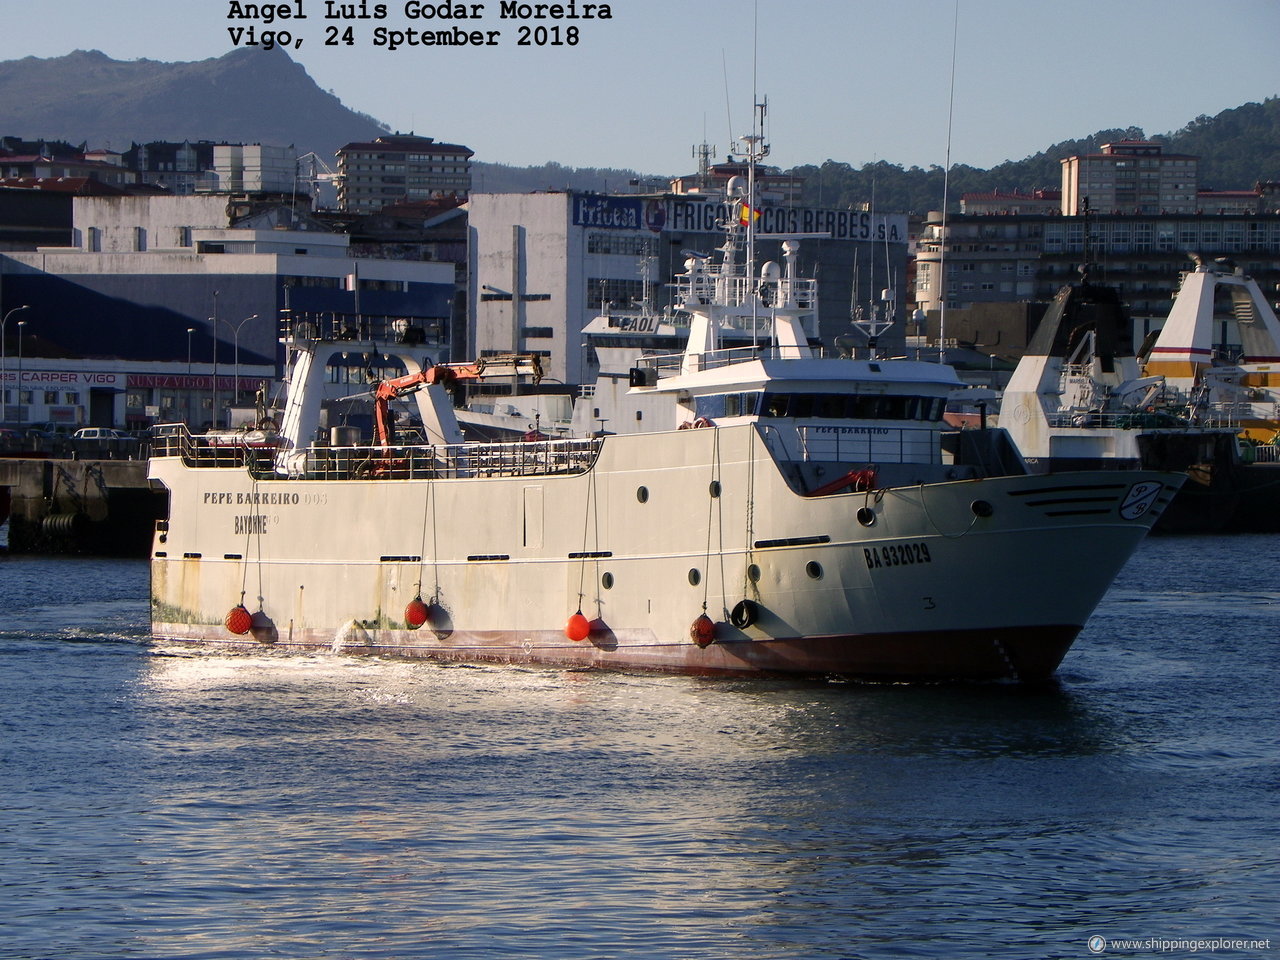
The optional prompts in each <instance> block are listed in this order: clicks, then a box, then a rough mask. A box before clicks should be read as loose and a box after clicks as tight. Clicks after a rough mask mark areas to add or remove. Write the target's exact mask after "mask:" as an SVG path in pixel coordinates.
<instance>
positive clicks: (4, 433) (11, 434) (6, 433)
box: [0, 427, 22, 440]
mask: <svg viewBox="0 0 1280 960" xmlns="http://www.w3.org/2000/svg"><path fill="white" fill-rule="evenodd" d="M21 439H22V434H21V433H19V432H18V431H17V430H10V429H9V428H8V427H0V440H21Z"/></svg>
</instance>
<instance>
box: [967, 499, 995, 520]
mask: <svg viewBox="0 0 1280 960" xmlns="http://www.w3.org/2000/svg"><path fill="white" fill-rule="evenodd" d="M969 509H970V510H972V511H973V515H974V516H975V517H989V516H991V514H992V513H993V512H994V508H993V507H992V506H991V504H989V503H988V502H987V501H986V500H975V501H973V503H971V504H969Z"/></svg>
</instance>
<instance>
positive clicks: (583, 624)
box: [564, 610, 591, 643]
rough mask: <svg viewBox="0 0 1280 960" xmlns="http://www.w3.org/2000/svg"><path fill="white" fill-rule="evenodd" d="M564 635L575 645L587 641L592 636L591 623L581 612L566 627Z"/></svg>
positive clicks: (571, 618) (570, 619)
mask: <svg viewBox="0 0 1280 960" xmlns="http://www.w3.org/2000/svg"><path fill="white" fill-rule="evenodd" d="M564 635H565V636H566V637H568V638H569V639H570V640H572V641H573V642H574V643H577V642H579V641H580V640H585V639H587V637H589V636H590V635H591V621H590V620H588V619H587V618H586V617H584V616H583V615H582V611H581V610H579V611H578V612H577V613H575V614H574V615H573V616H571V617H570V618H569V620H568V622H567V623H566V624H565V625H564Z"/></svg>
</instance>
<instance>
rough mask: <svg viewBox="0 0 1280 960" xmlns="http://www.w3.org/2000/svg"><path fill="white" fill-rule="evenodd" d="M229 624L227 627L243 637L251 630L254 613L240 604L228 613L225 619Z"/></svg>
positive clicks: (224, 621)
mask: <svg viewBox="0 0 1280 960" xmlns="http://www.w3.org/2000/svg"><path fill="white" fill-rule="evenodd" d="M223 623H225V624H226V625H227V629H228V630H230V631H231V632H232V633H234V634H235V635H236V636H237V637H243V636H244V635H245V634H246V633H248V632H249V628H250V627H252V626H253V614H251V613H250V612H249V610H248V608H247V607H246V606H245V605H244V604H243V603H241V604H239V605H237V606H234V607H232V608H231V610H230V611H229V612H228V613H227V617H226V619H225V620H223Z"/></svg>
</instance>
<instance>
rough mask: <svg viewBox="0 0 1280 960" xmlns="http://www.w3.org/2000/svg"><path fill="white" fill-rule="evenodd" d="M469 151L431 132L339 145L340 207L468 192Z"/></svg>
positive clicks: (358, 209)
mask: <svg viewBox="0 0 1280 960" xmlns="http://www.w3.org/2000/svg"><path fill="white" fill-rule="evenodd" d="M472 155H473V151H472V150H470V149H469V148H467V147H464V146H460V145H459V144H456V143H437V142H436V141H435V140H434V139H433V138H431V137H416V136H412V135H402V134H395V135H388V136H385V137H378V138H377V139H376V140H373V141H372V142H364V143H348V144H347V145H346V146H344V147H342V148H341V149H340V150H338V208H339V209H340V210H344V211H346V212H348V213H374V212H376V211H378V210H381V209H382V208H383V207H385V206H388V205H389V204H396V203H404V202H406V201H410V202H412V201H415V200H427V199H430V198H431V197H438V196H450V195H457V196H459V197H465V196H466V195H467V194H468V193H470V191H471V157H472Z"/></svg>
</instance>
